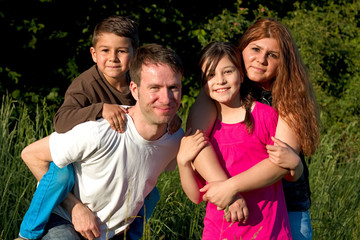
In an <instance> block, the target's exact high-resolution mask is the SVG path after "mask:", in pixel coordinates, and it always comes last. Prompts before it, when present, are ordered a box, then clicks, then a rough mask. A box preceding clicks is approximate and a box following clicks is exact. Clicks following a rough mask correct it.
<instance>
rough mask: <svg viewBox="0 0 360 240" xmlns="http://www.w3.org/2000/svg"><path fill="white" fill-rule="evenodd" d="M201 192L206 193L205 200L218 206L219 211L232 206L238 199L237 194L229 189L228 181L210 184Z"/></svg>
mask: <svg viewBox="0 0 360 240" xmlns="http://www.w3.org/2000/svg"><path fill="white" fill-rule="evenodd" d="M200 192H203V193H205V194H204V195H203V200H204V201H209V202H211V203H213V204H215V205H216V206H218V210H220V209H224V208H225V207H226V206H228V205H230V204H232V203H233V202H234V201H235V200H236V197H237V193H236V192H233V191H232V189H230V188H229V184H227V183H226V181H216V182H211V183H208V184H207V185H205V186H204V187H203V188H201V189H200Z"/></svg>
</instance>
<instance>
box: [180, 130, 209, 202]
mask: <svg viewBox="0 0 360 240" xmlns="http://www.w3.org/2000/svg"><path fill="white" fill-rule="evenodd" d="M190 132H191V129H189V130H187V131H186V133H185V135H184V137H183V138H182V139H181V143H180V148H179V152H178V154H177V162H178V167H179V174H180V179H181V185H182V188H183V190H184V192H185V193H186V195H187V196H188V198H189V199H190V200H191V201H192V202H194V203H196V204H199V203H200V202H201V201H202V194H201V192H200V191H199V190H200V188H202V187H203V186H204V184H205V182H204V180H203V178H202V177H201V176H200V175H199V174H198V173H197V171H196V170H195V168H194V167H193V165H192V160H193V159H194V158H195V157H196V155H197V154H198V153H199V152H200V151H201V149H202V148H203V147H204V146H205V145H206V144H207V137H206V136H205V135H204V133H203V132H201V131H199V130H197V131H196V132H195V133H194V134H192V135H190Z"/></svg>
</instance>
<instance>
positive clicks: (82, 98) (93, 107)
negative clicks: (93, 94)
mask: <svg viewBox="0 0 360 240" xmlns="http://www.w3.org/2000/svg"><path fill="white" fill-rule="evenodd" d="M102 109H103V103H102V102H100V103H94V104H91V102H90V99H89V98H88V96H87V95H86V94H85V91H84V90H81V89H79V90H76V88H75V87H72V85H70V86H69V89H68V90H67V91H66V94H65V99H64V103H63V104H62V105H61V107H60V108H59V110H58V111H57V112H56V114H55V116H54V128H55V131H56V132H58V133H64V132H67V131H69V130H70V129H72V128H73V127H75V126H76V125H78V124H80V123H83V122H86V121H95V120H96V119H98V118H100V117H101V114H102Z"/></svg>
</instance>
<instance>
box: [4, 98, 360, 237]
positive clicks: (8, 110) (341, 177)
mask: <svg viewBox="0 0 360 240" xmlns="http://www.w3.org/2000/svg"><path fill="white" fill-rule="evenodd" d="M186 114H187V111H186V112H184V113H181V115H182V116H184V118H185V117H186ZM359 129H360V126H359V122H358V121H354V122H351V123H349V124H347V125H334V126H333V127H332V128H331V129H329V130H328V131H327V132H326V133H325V134H323V136H322V138H321V143H320V146H319V149H318V151H317V152H316V154H315V155H314V156H312V157H311V159H309V161H310V163H309V169H310V184H311V190H312V208H311V218H312V224H313V229H314V239H316V240H322V239H324V240H328V239H360V237H359V236H360V188H359V187H358V185H359V183H360V141H359V140H360V139H359ZM52 131H53V129H52V113H50V112H48V111H47V106H46V104H45V103H43V105H42V106H39V107H36V108H33V109H32V108H29V107H27V106H25V105H23V104H20V103H18V102H15V101H11V100H10V99H9V98H3V99H2V103H1V108H0V198H1V199H0V239H4V240H7V239H13V238H15V237H16V236H17V234H18V231H19V227H20V223H21V220H22V217H23V215H24V214H25V212H26V210H27V208H28V206H29V204H30V201H31V199H32V195H33V193H34V190H35V186H36V181H35V178H34V177H33V176H32V174H31V173H30V171H29V170H28V168H27V167H26V165H25V164H24V163H23V161H22V160H21V158H20V153H21V150H22V149H23V148H24V147H25V146H26V145H28V144H30V143H31V142H33V141H35V140H37V139H40V138H41V137H44V136H45V135H48V134H49V133H51V132H52ZM157 187H158V188H159V191H160V201H159V203H158V205H157V207H156V208H155V211H154V213H153V215H152V217H151V218H150V220H149V222H148V223H147V224H146V228H145V233H144V236H143V238H142V239H143V240H153V239H154V240H155V239H156V240H159V239H166V240H167V239H170V240H172V239H174V240H175V239H176V240H177V239H201V234H202V228H203V217H204V213H205V204H204V203H202V204H199V205H195V204H193V203H191V202H190V201H189V200H188V199H187V197H186V195H185V194H184V192H183V191H182V188H181V183H180V179H179V174H178V171H177V170H176V171H173V172H170V173H163V174H162V175H161V176H160V178H159V181H158V184H157Z"/></svg>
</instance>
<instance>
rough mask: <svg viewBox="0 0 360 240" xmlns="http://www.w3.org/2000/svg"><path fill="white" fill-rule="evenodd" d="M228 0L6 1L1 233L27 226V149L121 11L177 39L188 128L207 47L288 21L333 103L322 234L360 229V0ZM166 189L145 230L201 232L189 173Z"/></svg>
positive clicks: (30, 183)
mask: <svg viewBox="0 0 360 240" xmlns="http://www.w3.org/2000/svg"><path fill="white" fill-rule="evenodd" d="M225 2H226V1H225ZM225 2H224V1H223V2H221V3H214V4H212V5H209V4H208V2H206V1H193V2H192V4H191V5H187V4H185V6H184V4H183V3H180V2H177V1H174V0H159V1H156V3H155V2H154V1H148V2H144V1H140V0H134V1H121V2H119V1H112V2H104V1H93V2H90V3H88V5H87V7H86V8H84V6H83V5H79V6H78V5H76V4H73V5H72V8H69V7H68V4H67V3H66V2H63V1H51V0H29V1H24V2H23V3H22V8H18V4H19V3H18V2H16V1H0V9H1V10H0V18H1V21H0V26H1V27H2V29H3V32H6V33H7V34H6V36H7V37H6V38H5V37H4V38H2V41H3V46H5V49H4V53H3V55H2V56H3V57H2V59H0V78H1V79H2V81H1V82H0V93H1V94H3V95H6V93H7V92H9V95H10V96H11V98H6V97H3V99H2V102H1V109H0V135H1V137H0V182H1V184H0V186H1V187H0V189H3V192H2V194H1V199H0V200H1V201H0V226H1V229H0V239H11V238H14V237H15V236H16V235H17V233H18V229H19V224H20V222H21V219H22V217H23V215H24V213H25V211H26V209H27V207H28V205H29V203H30V200H31V198H32V194H33V192H34V187H35V179H34V178H33V177H32V175H31V173H30V172H29V171H28V169H27V167H26V166H25V165H24V163H23V162H22V161H21V159H20V152H21V149H23V147H25V146H26V145H28V144H29V143H31V142H33V141H35V140H37V139H39V138H41V137H43V136H45V135H47V134H49V133H50V132H51V131H52V130H53V129H52V115H53V113H54V111H55V110H56V109H57V108H58V107H59V106H60V104H61V102H62V98H63V93H64V91H65V89H66V88H67V86H68V85H69V84H70V82H71V80H72V79H73V78H74V77H76V76H77V75H78V74H79V73H80V72H82V71H84V70H86V69H87V68H89V67H90V66H91V64H93V63H92V60H91V58H90V55H89V47H90V44H91V41H90V39H91V33H92V30H93V27H94V26H95V23H97V22H98V21H99V20H100V19H102V18H104V17H106V16H109V15H111V14H122V15H127V16H131V17H132V18H134V19H135V20H136V21H138V23H139V27H140V40H141V42H142V43H150V42H157V43H161V44H164V45H167V46H169V47H171V48H173V49H175V50H176V51H177V52H178V53H179V55H180V56H181V58H182V59H183V62H184V64H185V68H186V71H185V77H184V79H183V98H182V103H181V108H180V110H179V113H178V114H179V115H180V116H181V117H182V120H183V126H184V127H185V122H186V118H187V114H188V112H189V109H190V107H191V106H192V104H193V103H194V101H195V98H196V96H197V95H198V93H199V89H200V85H199V83H198V81H197V80H196V75H195V72H196V71H195V69H197V67H196V64H197V53H198V52H199V51H200V50H201V47H203V46H204V45H206V44H207V43H209V42H211V41H230V42H233V43H235V44H237V42H238V40H239V38H240V37H241V34H242V33H243V32H244V31H245V30H246V28H247V27H248V26H249V25H251V24H252V23H253V22H254V21H255V19H256V18H258V17H261V16H265V17H274V18H276V19H278V20H279V21H281V22H282V23H284V24H285V25H286V26H287V27H288V28H289V29H290V30H291V32H292V34H293V37H294V39H295V42H296V43H297V45H298V47H299V50H300V53H301V55H302V58H303V60H304V63H305V64H306V66H307V67H308V70H309V73H310V76H311V79H312V81H313V86H314V88H315V90H316V94H317V99H318V102H319V105H320V108H321V120H322V124H323V128H322V129H323V130H322V136H321V143H320V146H319V149H318V151H317V152H316V154H315V155H314V156H312V157H311V158H310V159H308V160H309V168H310V183H311V189H312V201H313V205H312V208H311V218H312V223H313V228H314V239H357V238H358V236H359V229H360V221H359V219H360V209H359V206H360V204H359V199H360V192H359V188H358V187H357V183H358V182H360V176H359V171H358V169H359V167H360V166H359V165H360V159H359V156H360V145H359V143H360V141H359V140H360V139H359V132H360V131H359V130H360V124H359V122H360V119H359V116H360V101H359V97H360V86H359V81H360V76H359V69H360V67H359V66H360V58H359V55H360V44H359V42H360V39H359V38H360V34H359V31H360V28H359V21H358V19H359V10H360V2H359V1H344V0H339V1H326V0H321V1H315V2H314V1H301V2H295V4H292V2H291V1H284V0H276V1H271V2H268V1H262V0H254V1H236V2H235V4H233V3H232V2H229V3H228V2H226V3H225ZM225 4H228V5H225ZM64 12H66V13H67V14H66V18H64V17H63V13H64ZM15 13H16V14H15ZM60 13H61V14H60ZM59 19H61V21H59ZM7 46H11V47H7ZM19 59H21V60H22V61H19ZM11 99H13V100H11ZM158 188H159V190H160V193H161V199H160V202H159V204H158V206H157V208H156V210H155V212H154V214H153V216H152V218H151V219H150V221H149V223H148V224H147V226H146V232H145V235H144V237H143V239H201V232H202V224H203V223H202V219H203V216H204V209H205V206H204V204H200V205H195V204H192V203H191V202H190V201H189V200H188V199H187V197H186V195H185V194H184V193H183V191H182V189H181V185H180V180H179V176H178V172H177V171H174V172H172V173H164V174H162V175H161V177H160V179H159V184H158Z"/></svg>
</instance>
